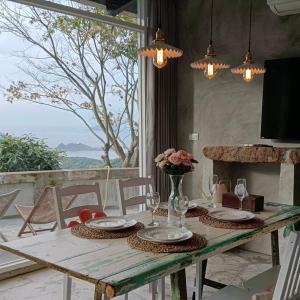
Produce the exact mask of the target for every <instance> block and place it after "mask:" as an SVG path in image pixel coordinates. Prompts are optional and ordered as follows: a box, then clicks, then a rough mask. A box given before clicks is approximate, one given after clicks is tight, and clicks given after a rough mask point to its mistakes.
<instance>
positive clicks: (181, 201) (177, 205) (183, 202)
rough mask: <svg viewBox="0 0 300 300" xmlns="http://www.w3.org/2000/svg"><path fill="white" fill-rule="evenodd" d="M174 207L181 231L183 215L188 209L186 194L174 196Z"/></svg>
mask: <svg viewBox="0 0 300 300" xmlns="http://www.w3.org/2000/svg"><path fill="white" fill-rule="evenodd" d="M174 209H175V211H176V212H177V213H178V214H179V216H180V225H179V226H180V228H181V231H183V228H184V227H183V223H184V222H183V219H184V215H185V214H186V212H187V211H188V209H189V198H188V197H187V196H183V197H176V198H175V202H174Z"/></svg>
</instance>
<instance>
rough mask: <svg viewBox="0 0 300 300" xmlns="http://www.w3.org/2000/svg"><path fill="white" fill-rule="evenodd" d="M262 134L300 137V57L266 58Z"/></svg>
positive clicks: (291, 137) (290, 138) (284, 138)
mask: <svg viewBox="0 0 300 300" xmlns="http://www.w3.org/2000/svg"><path fill="white" fill-rule="evenodd" d="M265 67H266V69H267V72H266V73H265V75H264V88H263V102H262V120H261V138H264V139H279V140H290V141H292V140H297V141H299V140H300V76H299V75H300V57H299V58H287V59H276V60H266V61H265Z"/></svg>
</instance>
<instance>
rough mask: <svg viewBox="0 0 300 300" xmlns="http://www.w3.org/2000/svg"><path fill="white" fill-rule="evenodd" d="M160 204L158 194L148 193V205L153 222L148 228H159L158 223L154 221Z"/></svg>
mask: <svg viewBox="0 0 300 300" xmlns="http://www.w3.org/2000/svg"><path fill="white" fill-rule="evenodd" d="M159 202H160V196H159V193H158V192H151V193H147V195H146V205H147V207H148V208H149V209H150V211H151V214H152V221H151V223H149V224H148V226H157V225H159V223H158V222H156V221H155V220H154V213H155V211H156V210H157V209H158V206H159Z"/></svg>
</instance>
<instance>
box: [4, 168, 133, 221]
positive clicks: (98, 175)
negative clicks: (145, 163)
mask: <svg viewBox="0 0 300 300" xmlns="http://www.w3.org/2000/svg"><path fill="white" fill-rule="evenodd" d="M137 177H139V169H138V168H126V169H111V170H110V172H109V180H108V185H107V203H106V207H117V206H118V205H119V204H118V200H119V198H118V197H119V193H118V187H117V179H127V178H137ZM106 179H107V169H94V170H57V171H40V172H12V173H0V195H1V194H5V193H8V192H11V191H13V190H16V189H19V190H20V193H19V195H18V197H17V199H16V201H15V203H20V204H23V205H33V203H34V202H35V201H36V200H37V197H38V195H39V194H40V192H41V191H42V189H43V188H44V187H45V186H49V185H51V186H52V185H53V186H54V185H58V186H59V185H61V186H70V185H78V184H93V183H96V182H98V183H99V184H100V192H101V198H102V202H104V199H105V190H106V181H107V180H106ZM128 193H129V194H130V193H134V191H128ZM82 201H84V203H88V202H93V201H94V199H93V198H92V197H91V196H90V195H88V196H87V197H85V198H84V197H83V196H80V197H79V198H78V199H76V201H75V202H76V203H75V202H74V205H80V203H82ZM87 201H88V202H87ZM13 215H16V210H15V208H14V206H11V207H10V208H9V210H8V212H7V213H6V215H5V216H13Z"/></svg>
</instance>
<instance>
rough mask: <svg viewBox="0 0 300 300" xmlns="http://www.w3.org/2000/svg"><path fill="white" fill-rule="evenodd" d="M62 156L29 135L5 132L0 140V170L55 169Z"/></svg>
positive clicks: (58, 166)
mask: <svg viewBox="0 0 300 300" xmlns="http://www.w3.org/2000/svg"><path fill="white" fill-rule="evenodd" d="M63 157H64V156H63V154H62V152H60V151H58V150H53V149H50V148H49V147H48V146H47V145H46V144H45V143H44V141H43V140H39V139H36V138H34V137H31V136H23V137H20V138H18V137H13V136H11V135H9V134H6V135H3V136H2V137H1V140H0V172H18V171H41V170H57V169H60V164H61V161H62V159H63Z"/></svg>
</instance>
